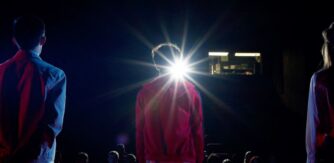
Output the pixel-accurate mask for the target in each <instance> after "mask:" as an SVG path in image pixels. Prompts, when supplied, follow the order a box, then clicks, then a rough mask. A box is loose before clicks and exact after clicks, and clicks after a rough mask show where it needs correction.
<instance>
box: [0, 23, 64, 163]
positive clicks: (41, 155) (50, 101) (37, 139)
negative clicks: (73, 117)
mask: <svg viewBox="0 0 334 163" xmlns="http://www.w3.org/2000/svg"><path fill="white" fill-rule="evenodd" d="M13 32H14V37H13V41H14V43H15V44H16V46H17V47H18V49H19V50H18V51H17V53H16V54H15V56H13V57H12V58H10V59H8V60H7V61H5V62H4V63H2V64H0V163H53V162H54V160H55V153H56V144H57V143H56V138H57V136H58V135H59V133H60V132H61V130H62V126H63V119H64V113H65V101H66V76H65V73H64V71H63V70H61V69H59V68H57V67H55V66H53V65H51V64H49V63H47V62H45V61H43V60H42V58H41V57H40V54H41V52H42V48H43V46H44V44H45V42H46V36H45V24H44V22H43V21H42V20H40V19H39V18H36V17H20V18H18V19H16V20H15V21H14V26H13Z"/></svg>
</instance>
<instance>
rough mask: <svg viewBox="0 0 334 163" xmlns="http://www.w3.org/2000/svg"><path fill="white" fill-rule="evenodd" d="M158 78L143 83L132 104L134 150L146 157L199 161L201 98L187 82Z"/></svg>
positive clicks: (141, 160) (201, 149)
mask: <svg viewBox="0 0 334 163" xmlns="http://www.w3.org/2000/svg"><path fill="white" fill-rule="evenodd" d="M168 79H169V78H168V77H159V78H157V79H155V80H153V81H151V82H149V83H147V84H145V85H144V86H143V88H142V89H141V90H140V91H139V93H138V96H137V103H136V153H137V157H138V161H139V163H144V162H145V161H146V160H153V161H167V162H190V163H201V162H202V161H203V158H204V140H203V126H202V121H203V115H202V106H201V100H200V96H199V94H198V92H197V91H196V90H195V87H194V85H193V84H191V83H190V82H187V81H185V82H179V83H176V82H174V81H168Z"/></svg>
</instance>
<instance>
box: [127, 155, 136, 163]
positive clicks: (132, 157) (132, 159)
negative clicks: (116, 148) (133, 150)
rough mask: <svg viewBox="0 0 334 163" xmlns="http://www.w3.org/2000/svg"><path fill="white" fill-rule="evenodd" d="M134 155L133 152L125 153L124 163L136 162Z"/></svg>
mask: <svg viewBox="0 0 334 163" xmlns="http://www.w3.org/2000/svg"><path fill="white" fill-rule="evenodd" d="M136 160H137V158H136V156H135V155H134V154H127V155H126V157H125V163H136Z"/></svg>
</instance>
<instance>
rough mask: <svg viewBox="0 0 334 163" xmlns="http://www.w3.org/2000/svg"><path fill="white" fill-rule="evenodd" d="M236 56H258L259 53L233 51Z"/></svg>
mask: <svg viewBox="0 0 334 163" xmlns="http://www.w3.org/2000/svg"><path fill="white" fill-rule="evenodd" d="M235 56H236V57H260V56H261V53H239V52H237V53H235Z"/></svg>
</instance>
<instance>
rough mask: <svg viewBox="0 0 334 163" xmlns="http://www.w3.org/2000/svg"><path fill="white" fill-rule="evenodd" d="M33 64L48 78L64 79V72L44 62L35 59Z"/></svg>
mask: <svg viewBox="0 0 334 163" xmlns="http://www.w3.org/2000/svg"><path fill="white" fill-rule="evenodd" d="M34 62H35V64H36V65H37V67H38V69H39V71H41V72H42V73H43V74H47V75H49V77H51V78H53V79H56V80H57V79H62V78H65V77H66V75H65V72H64V71H63V70H62V69H60V68H58V67H56V66H54V65H52V64H50V63H48V62H46V61H43V60H41V59H36V60H34Z"/></svg>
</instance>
